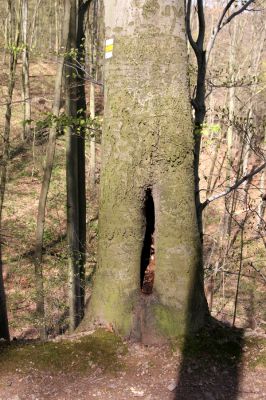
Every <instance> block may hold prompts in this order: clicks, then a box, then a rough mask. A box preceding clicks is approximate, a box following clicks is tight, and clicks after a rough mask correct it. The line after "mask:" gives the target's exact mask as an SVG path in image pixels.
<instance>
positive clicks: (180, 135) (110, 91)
mask: <svg viewBox="0 0 266 400" xmlns="http://www.w3.org/2000/svg"><path fill="white" fill-rule="evenodd" d="M105 26H106V39H110V38H112V39H113V40H114V46H113V53H112V57H111V58H108V59H106V60H105V61H106V62H105V124H104V135H103V159H102V175H101V203H100V221H99V232H100V233H99V234H100V238H99V264H98V269H97V271H96V275H95V282H94V287H93V294H92V298H91V301H90V304H89V308H88V312H87V314H86V317H85V320H84V323H83V324H82V328H84V327H88V326H89V325H90V324H91V323H94V322H100V323H108V324H112V325H113V328H114V329H115V330H117V331H118V332H120V333H122V334H123V335H125V336H131V337H132V338H134V339H137V340H143V341H145V340H152V341H157V340H160V339H159V338H165V337H166V338H169V337H176V336H178V335H180V334H183V333H184V332H185V331H187V330H195V329H197V328H199V327H200V326H202V324H203V323H204V316H205V312H206V301H205V297H204V293H203V276H202V267H201V256H200V252H201V245H200V237H199V232H198V227H197V219H196V210H195V197H194V173H193V159H194V156H193V149H194V141H193V130H192V118H191V107H190V101H189V90H188V73H187V48H186V38H185V24H184V2H183V1H178V0H175V1H173V0H146V1H144V0H138V1H135V0H123V1H121V2H119V4H118V2H117V1H116V0H108V1H105ZM147 191H149V192H150V193H151V196H152V198H153V202H154V209H155V211H154V214H155V215H154V216H155V232H154V240H155V264H156V267H155V280H154V286H153V293H152V294H151V295H149V296H145V295H144V294H142V293H141V289H140V262H141V253H142V248H143V241H144V236H145V228H146V225H147V224H148V221H147V220H146V218H145V216H144V212H143V211H144V203H145V198H146V196H147Z"/></svg>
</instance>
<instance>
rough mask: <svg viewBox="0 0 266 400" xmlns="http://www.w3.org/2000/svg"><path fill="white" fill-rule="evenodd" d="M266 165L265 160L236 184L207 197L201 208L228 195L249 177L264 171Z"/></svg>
mask: <svg viewBox="0 0 266 400" xmlns="http://www.w3.org/2000/svg"><path fill="white" fill-rule="evenodd" d="M265 167H266V162H264V163H263V164H262V165H260V166H259V167H258V168H256V169H254V170H253V171H252V172H250V173H249V174H246V175H244V176H243V177H242V178H241V179H240V180H239V181H237V182H236V183H235V184H234V185H232V186H230V187H229V188H228V189H226V190H225V191H224V192H222V193H218V194H215V195H214V196H211V197H209V198H208V199H206V200H205V201H204V202H203V203H202V204H201V209H202V210H204V208H205V207H207V205H208V204H210V203H211V202H213V201H214V200H218V199H220V198H221V197H224V196H227V195H228V194H229V193H231V192H232V191H233V190H235V189H237V188H238V187H239V186H240V185H242V183H244V182H245V181H247V180H248V179H250V178H252V177H253V176H254V175H256V174H258V173H259V172H260V171H262V170H263V169H264V168H265Z"/></svg>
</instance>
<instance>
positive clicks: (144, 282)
mask: <svg viewBox="0 0 266 400" xmlns="http://www.w3.org/2000/svg"><path fill="white" fill-rule="evenodd" d="M143 214H144V218H145V223H146V231H145V236H144V241H143V248H142V253H141V263H140V287H141V290H142V293H144V294H151V293H152V289H153V282H154V273H155V248H154V226H155V213H154V202H153V197H152V190H151V189H147V190H146V193H145V199H144V205H143Z"/></svg>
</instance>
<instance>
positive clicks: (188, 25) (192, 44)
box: [186, 0, 199, 54]
mask: <svg viewBox="0 0 266 400" xmlns="http://www.w3.org/2000/svg"><path fill="white" fill-rule="evenodd" d="M190 17H191V0H188V2H187V10H186V31H187V37H188V40H189V43H190V45H191V47H192V49H193V50H194V51H195V53H196V54H197V53H198V51H199V49H198V46H197V44H196V42H195V40H194V39H193V37H192V34H191V26H190Z"/></svg>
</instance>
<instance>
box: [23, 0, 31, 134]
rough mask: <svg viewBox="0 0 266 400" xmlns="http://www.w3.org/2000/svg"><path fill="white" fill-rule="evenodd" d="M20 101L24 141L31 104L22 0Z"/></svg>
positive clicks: (24, 6)
mask: <svg viewBox="0 0 266 400" xmlns="http://www.w3.org/2000/svg"><path fill="white" fill-rule="evenodd" d="M21 19H22V30H21V32H22V34H21V40H22V44H23V51H22V100H23V108H24V110H23V111H24V121H23V122H24V123H23V131H22V140H25V139H26V138H27V137H28V136H29V134H30V130H31V122H30V120H31V103H30V79H29V47H28V0H22V15H21Z"/></svg>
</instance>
